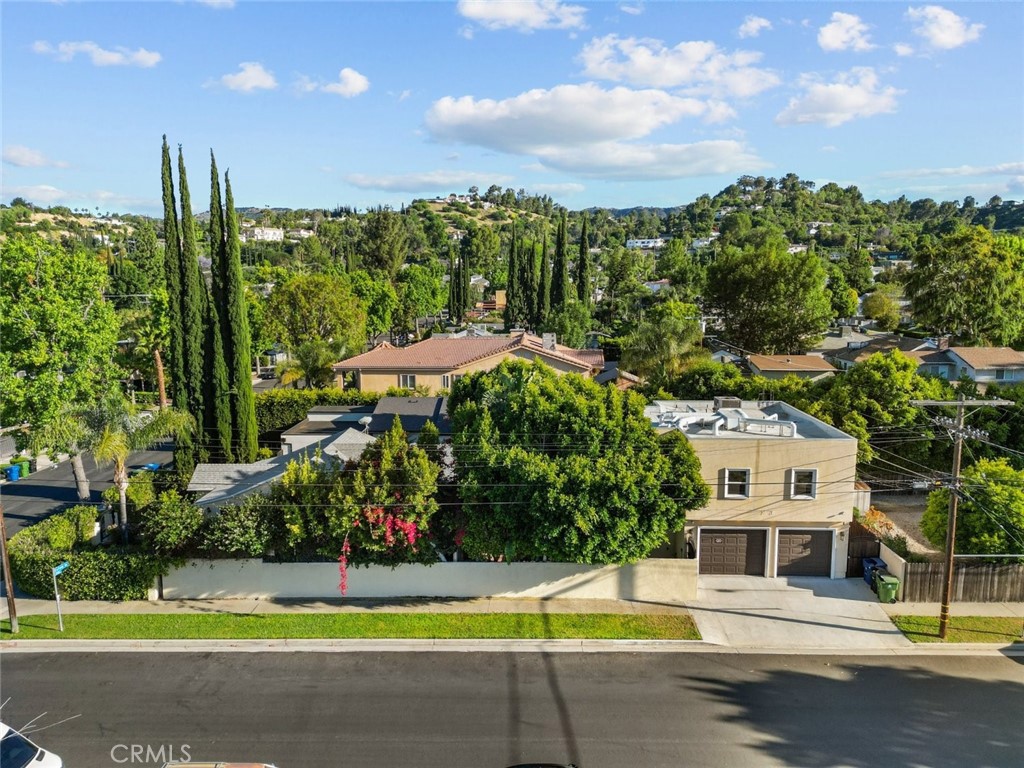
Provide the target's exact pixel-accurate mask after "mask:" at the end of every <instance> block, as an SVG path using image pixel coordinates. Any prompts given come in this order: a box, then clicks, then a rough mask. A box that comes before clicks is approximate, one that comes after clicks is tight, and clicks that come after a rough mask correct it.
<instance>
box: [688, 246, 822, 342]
mask: <svg viewBox="0 0 1024 768" xmlns="http://www.w3.org/2000/svg"><path fill="white" fill-rule="evenodd" d="M705 298H706V299H707V303H708V306H709V307H710V308H711V309H712V310H713V311H716V312H718V313H720V314H721V315H722V323H723V326H724V336H725V337H726V339H727V340H728V341H730V342H732V343H733V344H736V345H737V346H739V347H741V348H743V349H747V350H750V351H751V352H757V353H763V354H776V353H784V352H801V351H803V350H804V349H806V348H807V347H808V346H810V345H812V344H814V343H815V342H816V341H817V340H819V339H820V338H821V337H822V335H823V333H824V332H825V330H826V329H827V328H828V324H829V321H830V320H831V319H832V305H831V301H830V297H829V295H828V291H827V290H826V287H825V270H824V268H823V267H822V264H821V260H820V259H819V258H818V257H817V256H815V255H814V254H811V253H793V254H791V253H787V251H786V244H785V242H784V241H781V240H771V241H769V242H767V243H765V244H763V245H761V246H759V247H756V248H755V247H747V248H745V249H743V250H739V249H737V248H726V249H725V251H724V252H723V253H722V254H721V255H720V256H719V257H718V258H717V259H716V260H715V262H714V263H713V264H712V265H711V266H710V267H708V287H707V291H706V297H705Z"/></svg>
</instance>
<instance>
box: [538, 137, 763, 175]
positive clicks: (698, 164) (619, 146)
mask: <svg viewBox="0 0 1024 768" xmlns="http://www.w3.org/2000/svg"><path fill="white" fill-rule="evenodd" d="M538 157H539V158H540V160H541V162H543V163H544V165H546V166H547V167H549V168H554V169H556V170H559V171H565V172H569V173H575V174H577V175H579V176H584V177H588V178H602V179H615V180H619V181H650V180H668V179H680V178H687V177H691V176H707V175H713V174H719V173H737V172H743V173H746V172H749V171H752V170H757V169H760V168H765V167H767V164H766V163H765V162H764V161H763V160H761V158H759V157H758V156H757V155H756V154H755V153H753V152H751V151H750V150H748V149H747V148H746V147H745V146H744V145H743V144H741V143H740V142H738V141H727V140H717V141H699V142H696V143H694V144H626V143H623V142H614V141H610V142H601V143H597V144H590V145H584V146H577V147H563V148H555V149H548V150H545V151H543V152H541V153H538Z"/></svg>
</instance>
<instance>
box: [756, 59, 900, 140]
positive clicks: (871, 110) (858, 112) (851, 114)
mask: <svg viewBox="0 0 1024 768" xmlns="http://www.w3.org/2000/svg"><path fill="white" fill-rule="evenodd" d="M800 85H801V87H803V88H804V93H803V94H801V95H800V96H797V97H794V98H792V99H790V101H789V104H788V105H787V107H786V108H785V109H784V110H782V112H780V113H779V114H778V115H777V116H776V117H775V122H776V123H779V124H782V125H790V124H794V123H795V124H805V123H823V124H824V125H827V126H828V127H830V128H834V127H836V126H837V125H842V124H843V123H846V122H849V121H850V120H853V119H855V118H860V117H871V116H872V115H878V114H883V113H887V112H895V111H896V106H897V105H896V97H897V96H899V95H900V94H902V93H903V91H900V90H898V89H896V88H893V87H892V86H886V87H881V86H880V85H879V82H878V75H876V74H875V71H874V69H872V68H871V67H854V68H853V69H851V70H850V71H849V72H842V73H840V74H839V75H838V76H837V78H836V80H835V82H832V83H823V82H821V80H820V79H819V78H818V77H817V76H814V75H804V76H802V77H801V79H800Z"/></svg>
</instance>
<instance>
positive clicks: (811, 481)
mask: <svg viewBox="0 0 1024 768" xmlns="http://www.w3.org/2000/svg"><path fill="white" fill-rule="evenodd" d="M817 493H818V470H816V469H794V470H792V473H791V483H790V486H789V496H790V498H792V499H813V498H814V497H815V496H816V495H817Z"/></svg>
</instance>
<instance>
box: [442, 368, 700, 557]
mask: <svg viewBox="0 0 1024 768" xmlns="http://www.w3.org/2000/svg"><path fill="white" fill-rule="evenodd" d="M644 404H645V403H644V400H643V398H641V397H640V396H639V395H636V394H634V393H629V392H620V391H619V390H617V389H615V388H614V387H604V388H603V387H601V386H600V385H598V384H595V383H594V382H592V381H590V380H588V379H584V378H582V377H580V376H577V375H574V374H565V375H563V376H559V375H557V374H556V373H555V372H554V371H552V370H551V369H549V368H547V367H546V366H544V365H543V364H539V363H533V364H526V363H523V362H522V361H505V362H503V363H502V364H501V365H499V366H498V367H497V368H495V369H494V370H492V371H489V372H486V373H475V374H471V375H470V376H467V377H466V378H464V379H461V380H459V382H457V383H456V385H455V389H454V391H453V393H452V396H451V401H450V404H449V407H450V408H452V411H451V412H452V413H453V421H454V426H455V435H454V440H455V445H456V453H457V456H458V457H459V462H460V463H459V472H460V488H459V492H460V495H461V497H462V499H463V502H464V504H465V516H466V519H467V524H466V534H465V539H464V540H463V544H462V546H463V548H464V549H465V550H466V552H467V553H468V554H470V556H472V557H476V558H480V559H506V560H541V559H547V560H552V561H556V562H577V563H627V562H633V561H636V560H639V559H640V558H643V557H645V556H647V555H648V554H649V553H650V552H651V550H653V549H654V548H656V547H658V546H660V545H661V544H663V543H664V542H665V541H666V539H667V537H668V535H669V534H670V533H673V532H675V531H678V530H680V529H681V528H682V526H683V524H684V522H685V519H686V513H687V511H688V510H691V509H697V508H699V507H701V506H703V505H704V504H705V503H706V502H707V499H708V489H707V486H705V485H704V483H703V482H702V480H701V478H700V472H699V467H700V465H699V462H698V460H697V458H696V456H695V455H694V454H693V451H692V449H691V448H690V446H689V444H688V443H687V442H686V440H685V438H683V437H682V436H681V435H680V436H678V437H671V438H668V439H666V440H664V441H661V440H659V439H658V438H657V437H656V435H655V432H654V429H653V428H652V427H651V424H650V422H649V420H648V419H647V418H645V417H644V414H643V409H644Z"/></svg>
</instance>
